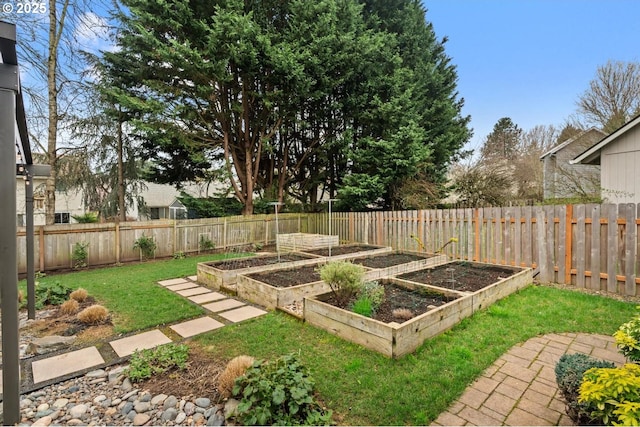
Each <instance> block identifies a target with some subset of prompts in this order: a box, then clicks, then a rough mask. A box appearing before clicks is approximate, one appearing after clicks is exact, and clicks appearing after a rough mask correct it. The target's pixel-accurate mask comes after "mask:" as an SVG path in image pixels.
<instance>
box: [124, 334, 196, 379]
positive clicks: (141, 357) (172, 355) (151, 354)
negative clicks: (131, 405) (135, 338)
mask: <svg viewBox="0 0 640 427" xmlns="http://www.w3.org/2000/svg"><path fill="white" fill-rule="evenodd" d="M188 358H189V347H187V346H186V345H185V344H173V343H172V344H165V345H161V346H158V347H155V348H152V349H146V350H142V351H137V350H136V351H135V352H134V353H133V355H132V356H131V360H129V368H127V370H126V373H125V375H126V376H127V377H128V378H129V379H130V380H131V381H133V382H138V381H142V380H145V379H147V378H151V377H152V376H153V375H156V374H161V373H163V372H166V371H168V370H169V369H172V368H178V369H185V367H186V366H187V359H188Z"/></svg>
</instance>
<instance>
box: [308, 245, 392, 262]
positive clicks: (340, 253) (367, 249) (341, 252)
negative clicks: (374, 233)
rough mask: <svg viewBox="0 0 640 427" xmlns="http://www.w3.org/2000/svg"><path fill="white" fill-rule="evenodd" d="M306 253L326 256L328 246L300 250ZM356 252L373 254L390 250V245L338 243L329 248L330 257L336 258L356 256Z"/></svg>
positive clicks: (327, 254)
mask: <svg viewBox="0 0 640 427" xmlns="http://www.w3.org/2000/svg"><path fill="white" fill-rule="evenodd" d="M302 252H304V253H306V254H311V255H317V256H323V257H328V256H329V248H324V249H315V250H306V251H302ZM358 252H363V254H362V255H373V254H379V253H386V252H391V248H390V247H385V246H372V245H340V246H335V247H332V248H331V259H332V260H337V259H341V258H345V256H346V257H347V258H348V257H350V256H351V257H354V256H358V255H360V254H358Z"/></svg>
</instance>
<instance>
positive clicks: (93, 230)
mask: <svg viewBox="0 0 640 427" xmlns="http://www.w3.org/2000/svg"><path fill="white" fill-rule="evenodd" d="M306 225H307V219H306V217H305V215H299V214H279V215H278V229H279V231H280V233H297V232H301V231H304V230H305V227H306ZM34 234H35V236H34V248H35V253H34V258H35V260H36V261H35V264H36V265H35V268H36V270H40V271H48V270H56V269H65V268H70V267H71V266H72V263H73V259H72V252H73V248H74V245H75V244H76V243H88V244H89V245H88V255H89V256H88V258H89V259H88V261H89V262H88V264H89V265H90V266H91V265H94V266H95V265H105V264H115V263H120V262H127V261H136V260H139V259H140V251H139V250H134V249H133V245H134V242H135V241H136V240H137V239H138V238H140V237H141V236H142V235H146V236H148V237H153V239H154V240H155V242H156V245H157V249H156V257H168V256H172V255H173V254H175V253H176V252H184V253H186V254H189V253H197V252H199V251H200V239H201V238H205V239H208V240H210V241H212V242H213V243H214V244H215V247H216V248H217V249H220V248H222V249H226V250H229V251H233V250H238V249H237V248H239V247H240V246H243V245H247V244H252V243H262V244H266V243H271V242H274V241H275V235H276V221H275V216H274V215H253V216H251V217H243V216H234V217H224V218H208V219H197V220H175V221H174V220H157V221H141V222H121V223H104V224H63V225H51V226H38V227H35V232H34ZM18 271H19V272H20V273H25V272H26V271H27V262H26V229H25V228H24V227H20V228H18Z"/></svg>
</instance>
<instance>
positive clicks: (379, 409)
mask: <svg viewBox="0 0 640 427" xmlns="http://www.w3.org/2000/svg"><path fill="white" fill-rule="evenodd" d="M634 313H635V304H629V303H624V302H619V301H616V300H612V299H608V298H604V297H599V296H593V295H586V294H581V293H577V292H572V291H566V290H560V289H555V288H550V287H544V286H532V287H529V288H527V289H525V290H523V291H521V292H519V293H518V294H515V295H512V296H510V297H508V298H506V299H504V300H502V301H500V302H498V303H496V304H494V305H493V306H491V307H490V308H489V309H488V310H483V311H481V312H478V313H476V314H475V315H474V316H472V317H471V318H468V319H466V320H464V321H463V322H462V323H461V324H459V325H458V326H456V327H455V328H454V329H453V330H451V331H449V332H447V333H445V334H442V335H440V336H438V337H435V338H433V339H431V340H428V341H427V342H426V343H425V344H424V345H423V346H422V347H420V348H419V349H418V350H417V351H416V352H415V353H414V354H412V355H409V356H406V357H404V358H402V359H400V360H391V359H387V358H385V357H383V356H381V355H379V354H377V353H375V352H373V351H369V350H366V349H364V348H362V347H360V346H357V345H352V344H350V343H347V342H345V341H343V340H341V339H339V338H336V337H334V336H333V335H330V334H328V333H325V332H323V331H320V330H318V329H316V328H314V327H311V326H309V325H307V324H305V323H302V322H300V321H297V320H294V319H293V318H291V317H289V316H287V315H285V314H282V313H270V314H269V315H267V316H264V317H262V318H258V319H255V320H253V321H249V322H246V323H242V324H238V325H233V326H229V327H225V328H222V329H219V330H217V331H214V332H212V333H209V334H205V335H201V336H199V337H197V338H196V342H198V343H200V344H202V345H203V346H204V347H205V348H206V349H207V350H208V351H209V352H210V353H211V354H212V355H213V356H215V357H222V358H227V359H229V358H232V357H234V356H237V355H239V354H249V355H252V356H254V357H257V358H273V357H276V356H278V355H282V354H287V353H298V354H299V355H300V357H301V360H302V361H303V362H304V363H305V364H306V365H307V366H308V367H309V368H310V370H311V372H312V375H313V377H314V378H315V380H316V385H317V388H318V391H319V393H320V396H321V398H322V400H323V401H324V403H325V404H326V405H327V407H329V408H331V409H333V410H334V412H336V414H337V421H338V422H339V423H340V424H351V425H399V424H412V425H424V424H429V423H430V422H431V421H433V420H434V419H435V418H436V417H437V416H438V415H439V414H440V413H441V412H443V411H444V410H445V409H447V407H448V406H449V405H450V404H451V403H452V402H453V401H454V400H455V399H456V398H458V397H459V396H460V394H461V393H462V392H463V391H464V389H465V388H466V387H467V386H468V385H469V384H471V383H472V382H473V380H474V379H475V378H476V377H477V376H478V375H479V374H480V373H481V372H482V371H483V370H484V369H486V368H487V367H489V366H490V365H491V364H492V363H493V362H494V361H495V360H496V359H497V358H498V357H499V356H500V355H502V354H503V353H504V352H505V351H506V350H508V349H509V348H510V347H512V346H513V345H514V344H516V343H518V342H522V341H525V340H527V339H529V338H531V337H534V336H536V335H539V334H546V333H551V332H592V333H601V334H607V335H610V334H612V333H613V332H614V331H615V330H616V329H617V328H618V326H619V325H620V324H622V323H624V322H626V321H628V320H629V319H630V318H631V317H632V316H633V315H634Z"/></svg>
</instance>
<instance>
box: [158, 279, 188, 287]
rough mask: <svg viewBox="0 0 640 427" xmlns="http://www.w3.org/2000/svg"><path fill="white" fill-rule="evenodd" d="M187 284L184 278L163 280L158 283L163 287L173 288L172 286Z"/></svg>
mask: <svg viewBox="0 0 640 427" xmlns="http://www.w3.org/2000/svg"><path fill="white" fill-rule="evenodd" d="M185 282H186V280H185V279H183V278H182V277H179V278H177V279H169V280H161V281H159V282H158V284H160V285H162V286H171V285H177V284H179V283H185Z"/></svg>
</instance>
